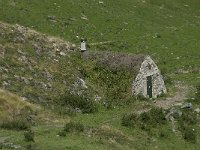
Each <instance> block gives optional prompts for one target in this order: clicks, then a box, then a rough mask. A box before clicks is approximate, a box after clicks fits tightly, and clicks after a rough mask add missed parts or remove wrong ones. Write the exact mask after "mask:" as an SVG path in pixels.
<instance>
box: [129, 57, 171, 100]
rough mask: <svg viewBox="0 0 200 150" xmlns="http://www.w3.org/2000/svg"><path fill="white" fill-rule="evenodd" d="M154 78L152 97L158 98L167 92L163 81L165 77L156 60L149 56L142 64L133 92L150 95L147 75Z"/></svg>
mask: <svg viewBox="0 0 200 150" xmlns="http://www.w3.org/2000/svg"><path fill="white" fill-rule="evenodd" d="M148 76H151V78H152V97H153V98H156V97H157V96H158V95H160V94H162V93H166V92H167V91H166V87H165V84H164V81H163V77H162V75H161V74H160V71H159V69H158V67H157V65H156V64H155V63H154V61H153V60H152V59H151V58H150V57H149V56H148V57H146V58H145V60H144V62H143V63H142V64H141V68H140V71H139V74H138V75H137V77H136V79H135V81H134V82H133V87H132V89H133V94H135V95H138V94H142V95H143V96H145V97H148V94H147V77H148Z"/></svg>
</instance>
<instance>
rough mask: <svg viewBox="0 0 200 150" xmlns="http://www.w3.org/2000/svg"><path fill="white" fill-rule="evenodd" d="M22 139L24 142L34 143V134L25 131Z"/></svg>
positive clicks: (30, 131)
mask: <svg viewBox="0 0 200 150" xmlns="http://www.w3.org/2000/svg"><path fill="white" fill-rule="evenodd" d="M24 139H25V141H26V142H34V132H33V131H32V130H27V131H25V132H24Z"/></svg>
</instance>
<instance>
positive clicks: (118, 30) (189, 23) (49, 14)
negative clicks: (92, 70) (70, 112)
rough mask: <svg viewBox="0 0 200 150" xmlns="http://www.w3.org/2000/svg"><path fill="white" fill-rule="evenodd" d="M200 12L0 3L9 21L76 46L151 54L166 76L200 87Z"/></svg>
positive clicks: (91, 1)
mask: <svg viewBox="0 0 200 150" xmlns="http://www.w3.org/2000/svg"><path fill="white" fill-rule="evenodd" d="M199 14H200V2H199V0H164V1H159V0H123V1H122V0H109V1H108V0H105V1H97V0H77V1H72V0H65V1H62V0H58V1H55V0H45V1H42V2H41V1H39V0H36V1H26V0H21V1H14V0H2V1H0V20H2V21H4V22H9V23H19V24H21V25H23V26H28V27H31V28H33V29H36V30H37V31H40V32H43V33H48V34H50V35H54V36H59V37H62V38H64V39H66V40H67V41H70V42H72V43H76V44H79V42H80V38H81V37H85V38H87V39H88V42H89V44H90V45H91V47H90V49H91V50H95V49H96V50H113V51H127V52H130V53H143V54H149V55H151V56H154V58H155V59H156V60H157V61H158V62H159V66H160V67H161V69H162V70H163V72H166V73H168V74H171V76H172V78H173V79H176V78H179V79H181V80H183V81H188V82H189V83H191V80H190V79H191V78H192V79H193V80H194V79H195V80H196V82H198V83H199V79H198V78H197V77H198V72H199V65H197V64H200V61H199V55H200V54H199V49H200V44H199V42H198V41H199V39H200V37H199V36H200V34H199V32H200V28H199V25H200V16H199ZM107 41H109V43H107V44H98V43H99V42H107ZM94 43H97V44H94ZM174 72H178V73H177V74H178V75H177V74H176V75H174V74H173V73H174ZM182 72H189V73H192V74H184V73H182ZM193 80H192V81H193ZM193 83H194V82H193ZM194 84H196V83H194Z"/></svg>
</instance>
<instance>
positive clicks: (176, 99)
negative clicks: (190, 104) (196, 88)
mask: <svg viewBox="0 0 200 150" xmlns="http://www.w3.org/2000/svg"><path fill="white" fill-rule="evenodd" d="M176 90H177V91H176V94H175V96H173V97H168V98H166V99H163V100H158V101H156V102H155V103H154V105H155V106H157V107H161V108H164V109H168V108H170V107H172V106H174V105H179V104H180V103H182V102H184V100H185V99H187V95H188V94H189V91H190V90H191V89H190V87H188V86H185V85H181V84H177V85H176Z"/></svg>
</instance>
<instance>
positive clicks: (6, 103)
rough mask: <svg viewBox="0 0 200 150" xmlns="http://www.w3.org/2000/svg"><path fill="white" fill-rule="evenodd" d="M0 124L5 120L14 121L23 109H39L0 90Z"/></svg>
mask: <svg viewBox="0 0 200 150" xmlns="http://www.w3.org/2000/svg"><path fill="white" fill-rule="evenodd" d="M0 104H1V105H0V124H1V123H2V121H5V120H12V119H14V118H13V117H15V115H17V114H20V112H21V110H23V109H24V108H26V107H27V108H29V109H30V110H34V111H35V110H37V109H39V108H37V107H35V106H34V105H31V104H30V103H28V102H25V101H23V100H22V98H20V97H18V96H16V95H14V94H11V93H10V92H7V91H4V90H1V89H0ZM27 110H28V109H27Z"/></svg>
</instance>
